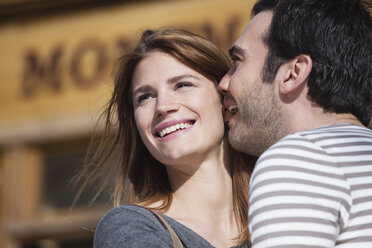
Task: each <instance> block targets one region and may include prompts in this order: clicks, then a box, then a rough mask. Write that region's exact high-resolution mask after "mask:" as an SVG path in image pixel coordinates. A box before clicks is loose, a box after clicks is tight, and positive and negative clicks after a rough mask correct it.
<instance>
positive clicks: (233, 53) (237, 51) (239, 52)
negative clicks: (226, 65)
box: [229, 45, 244, 57]
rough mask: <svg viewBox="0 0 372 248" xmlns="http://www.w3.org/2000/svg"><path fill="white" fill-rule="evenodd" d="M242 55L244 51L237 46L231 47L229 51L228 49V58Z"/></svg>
mask: <svg viewBox="0 0 372 248" xmlns="http://www.w3.org/2000/svg"><path fill="white" fill-rule="evenodd" d="M243 54H244V50H243V49H242V48H241V47H239V46H237V45H233V46H232V47H231V48H230V49H229V55H230V57H234V56H236V55H241V56H242V55H243Z"/></svg>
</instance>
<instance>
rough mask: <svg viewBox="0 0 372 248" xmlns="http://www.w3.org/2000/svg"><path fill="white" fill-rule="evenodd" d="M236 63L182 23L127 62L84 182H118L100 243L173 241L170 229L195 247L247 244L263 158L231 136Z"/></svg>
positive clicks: (143, 42) (150, 34)
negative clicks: (230, 85)
mask: <svg viewBox="0 0 372 248" xmlns="http://www.w3.org/2000/svg"><path fill="white" fill-rule="evenodd" d="M229 67H230V63H229V60H228V59H227V57H226V56H225V55H224V54H223V52H221V50H220V49H218V48H217V47H216V46H215V45H214V44H212V43H211V42H209V41H208V40H206V39H204V38H202V37H200V36H198V35H195V34H192V33H189V32H186V31H182V30H178V29H164V30H160V31H152V30H147V31H145V32H144V33H143V35H142V37H141V39H140V41H139V42H138V44H137V46H136V47H135V48H134V49H133V50H132V51H130V52H129V53H128V54H126V55H125V56H123V57H122V58H121V59H120V60H119V61H118V63H117V67H116V81H115V89H114V92H113V95H112V98H111V100H110V102H109V104H108V107H107V109H106V111H105V118H106V129H105V134H104V139H103V141H102V142H101V143H100V145H99V147H98V148H95V147H92V149H94V150H93V152H94V156H93V157H92V158H90V159H89V160H88V163H87V165H86V168H85V170H84V171H83V172H82V176H87V177H88V180H87V181H86V183H85V184H84V185H83V187H87V186H88V185H89V183H92V182H93V181H94V180H95V179H97V178H100V177H102V176H103V177H105V179H106V182H107V183H106V184H109V183H111V182H114V184H115V190H114V205H115V206H116V208H114V209H113V210H111V211H110V212H109V213H107V214H106V215H105V216H104V217H103V219H102V220H101V221H100V223H99V225H98V227H97V231H96V235H95V242H94V247H95V248H101V247H105V248H110V247H112V248H113V247H172V239H171V236H170V234H169V232H168V231H169V229H174V231H175V233H176V234H177V235H178V237H179V238H180V240H181V242H182V243H183V245H184V246H186V247H231V246H239V247H247V246H248V243H249V242H248V240H249V233H248V230H247V220H248V219H247V211H248V207H247V205H248V200H247V199H248V182H249V176H250V173H251V170H252V167H253V162H254V161H253V159H252V158H250V157H247V156H243V155H242V154H240V153H237V152H235V151H233V150H232V149H231V148H230V146H229V144H228V142H227V141H226V138H225V125H224V120H223V112H224V108H223V105H222V103H221V96H220V95H219V94H218V91H217V83H218V82H219V80H220V79H221V78H222V77H223V75H224V74H225V73H226V72H227V71H228V70H229ZM112 135H114V138H112ZM120 204H130V205H120ZM153 213H155V214H160V216H161V217H162V218H164V219H165V221H166V222H169V224H170V227H169V228H168V229H166V228H165V227H163V225H162V222H159V221H158V218H157V217H156V216H155V215H154V214H153Z"/></svg>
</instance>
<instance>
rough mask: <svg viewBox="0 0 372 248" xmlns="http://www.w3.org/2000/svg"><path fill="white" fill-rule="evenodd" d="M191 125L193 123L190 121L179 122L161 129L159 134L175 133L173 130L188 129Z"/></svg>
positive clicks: (161, 135)
mask: <svg viewBox="0 0 372 248" xmlns="http://www.w3.org/2000/svg"><path fill="white" fill-rule="evenodd" d="M191 126H192V124H190V123H179V124H176V125H173V126H170V127H167V128H164V129H163V130H161V131H160V132H159V136H160V137H164V136H165V135H167V134H170V133H173V132H175V131H177V130H179V129H186V128H189V127H191Z"/></svg>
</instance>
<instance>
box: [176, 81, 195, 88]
mask: <svg viewBox="0 0 372 248" xmlns="http://www.w3.org/2000/svg"><path fill="white" fill-rule="evenodd" d="M190 86H192V84H191V83H187V82H181V83H178V84H176V89H179V88H184V87H190Z"/></svg>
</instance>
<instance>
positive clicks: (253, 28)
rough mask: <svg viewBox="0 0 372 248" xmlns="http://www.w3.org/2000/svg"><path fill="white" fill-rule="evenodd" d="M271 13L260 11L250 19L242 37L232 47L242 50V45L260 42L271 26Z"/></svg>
mask: <svg viewBox="0 0 372 248" xmlns="http://www.w3.org/2000/svg"><path fill="white" fill-rule="evenodd" d="M272 15H273V12H272V11H262V12H260V13H258V14H257V15H256V16H254V17H253V18H252V20H251V21H250V22H249V23H248V25H247V26H246V27H245V29H244V31H243V33H242V35H241V36H240V37H239V39H238V40H237V41H236V42H235V44H234V46H237V47H240V48H243V49H244V44H247V42H248V43H249V42H250V41H252V40H256V41H257V40H258V39H259V40H262V38H263V36H264V34H265V33H266V32H267V30H268V28H269V27H270V24H271V19H272Z"/></svg>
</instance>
